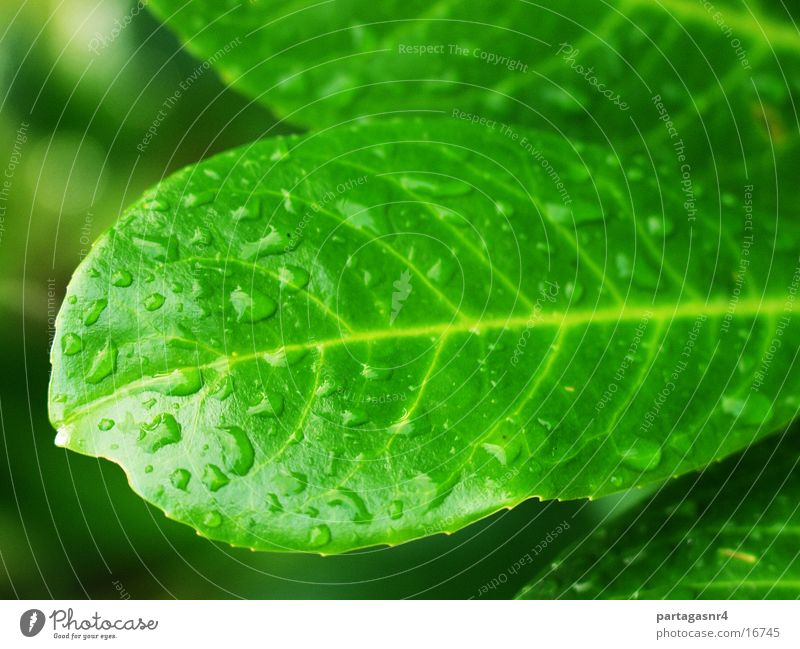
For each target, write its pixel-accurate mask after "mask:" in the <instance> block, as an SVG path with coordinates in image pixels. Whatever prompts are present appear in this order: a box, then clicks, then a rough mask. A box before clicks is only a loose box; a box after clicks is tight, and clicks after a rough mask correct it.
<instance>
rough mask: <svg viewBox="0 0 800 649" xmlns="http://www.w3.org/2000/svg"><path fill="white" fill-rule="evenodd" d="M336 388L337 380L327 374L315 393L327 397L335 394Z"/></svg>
mask: <svg viewBox="0 0 800 649" xmlns="http://www.w3.org/2000/svg"><path fill="white" fill-rule="evenodd" d="M336 389H337V386H336V382H335V381H334V380H333V379H332V378H331V377H329V376H326V377H325V378H324V379H322V382H321V383H320V385H319V387H318V388H317V390H316V392H315V393H314V394H315V395H316V396H318V397H327V396H328V395H330V394H333V393H334V392H335V391H336Z"/></svg>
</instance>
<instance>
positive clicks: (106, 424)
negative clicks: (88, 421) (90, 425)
mask: <svg viewBox="0 0 800 649" xmlns="http://www.w3.org/2000/svg"><path fill="white" fill-rule="evenodd" d="M97 427H98V428H99V429H100V430H103V431H105V430H111V429H112V428H114V420H113V419H101V420H100V421H99V422H98V424H97Z"/></svg>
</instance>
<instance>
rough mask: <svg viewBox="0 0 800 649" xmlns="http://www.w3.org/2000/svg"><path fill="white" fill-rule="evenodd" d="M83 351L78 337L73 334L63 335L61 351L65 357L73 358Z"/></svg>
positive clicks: (81, 342)
mask: <svg viewBox="0 0 800 649" xmlns="http://www.w3.org/2000/svg"><path fill="white" fill-rule="evenodd" d="M81 349H83V341H82V340H81V338H80V336H77V335H75V334H73V333H68V334H64V337H63V338H62V339H61V351H62V352H63V353H64V355H65V356H74V355H75V354H77V353H78V352H79V351H81Z"/></svg>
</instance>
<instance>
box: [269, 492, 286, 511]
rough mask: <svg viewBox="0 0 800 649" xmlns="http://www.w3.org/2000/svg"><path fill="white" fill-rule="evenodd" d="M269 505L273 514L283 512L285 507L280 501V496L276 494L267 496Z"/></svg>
mask: <svg viewBox="0 0 800 649" xmlns="http://www.w3.org/2000/svg"><path fill="white" fill-rule="evenodd" d="M267 503H268V504H267V507H268V508H269V511H271V512H272V513H273V514H274V513H278V512H282V511H283V505H282V504H281V501H280V500H279V499H278V496H276V495H275V494H274V493H268V494H267Z"/></svg>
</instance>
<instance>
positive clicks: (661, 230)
mask: <svg viewBox="0 0 800 649" xmlns="http://www.w3.org/2000/svg"><path fill="white" fill-rule="evenodd" d="M674 229H675V224H674V222H673V221H672V220H670V219H669V218H667V216H666V214H664V215H662V216H649V217H647V231H648V232H649V233H650V234H652V235H654V236H664V237H668V236H669V235H670V234H672V232H673V231H674Z"/></svg>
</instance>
